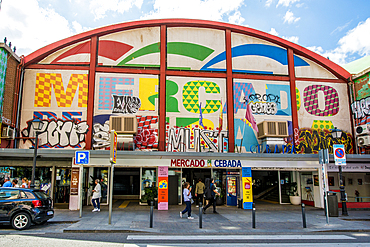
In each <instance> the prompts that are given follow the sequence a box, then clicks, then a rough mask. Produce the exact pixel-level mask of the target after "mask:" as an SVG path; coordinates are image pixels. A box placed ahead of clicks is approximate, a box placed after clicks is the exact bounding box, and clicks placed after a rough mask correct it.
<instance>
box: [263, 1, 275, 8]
mask: <svg viewBox="0 0 370 247" xmlns="http://www.w3.org/2000/svg"><path fill="white" fill-rule="evenodd" d="M272 1H273V0H267V1H266V3H265V6H266V7H270V5H271V4H272Z"/></svg>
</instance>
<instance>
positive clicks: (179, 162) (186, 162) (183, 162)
mask: <svg viewBox="0 0 370 247" xmlns="http://www.w3.org/2000/svg"><path fill="white" fill-rule="evenodd" d="M171 167H189V168H190V167H197V168H202V167H204V168H210V167H218V168H221V167H225V168H226V167H227V168H229V167H242V162H241V161H240V160H193V159H171Z"/></svg>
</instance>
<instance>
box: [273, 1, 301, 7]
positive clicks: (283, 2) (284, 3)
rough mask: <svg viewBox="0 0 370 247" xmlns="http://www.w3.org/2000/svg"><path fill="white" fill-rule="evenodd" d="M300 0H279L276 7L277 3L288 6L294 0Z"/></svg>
mask: <svg viewBox="0 0 370 247" xmlns="http://www.w3.org/2000/svg"><path fill="white" fill-rule="evenodd" d="M299 1H300V0H279V2H278V3H277V5H276V7H278V6H279V5H283V6H285V7H289V5H290V4H293V3H295V2H299Z"/></svg>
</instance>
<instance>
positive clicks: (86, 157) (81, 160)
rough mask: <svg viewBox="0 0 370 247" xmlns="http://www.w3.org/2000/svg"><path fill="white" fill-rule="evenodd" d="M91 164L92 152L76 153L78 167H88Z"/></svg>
mask: <svg viewBox="0 0 370 247" xmlns="http://www.w3.org/2000/svg"><path fill="white" fill-rule="evenodd" d="M89 162H90V152H89V151H76V153H75V163H76V165H88V164H89Z"/></svg>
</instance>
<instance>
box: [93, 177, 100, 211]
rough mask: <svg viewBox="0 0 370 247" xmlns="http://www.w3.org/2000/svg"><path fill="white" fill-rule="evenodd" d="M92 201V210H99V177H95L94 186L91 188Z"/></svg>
mask: <svg viewBox="0 0 370 247" xmlns="http://www.w3.org/2000/svg"><path fill="white" fill-rule="evenodd" d="M92 192H93V196H92V203H93V205H94V209H93V210H92V211H93V212H100V197H101V186H100V184H99V179H95V188H94V189H93V191H92Z"/></svg>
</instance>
